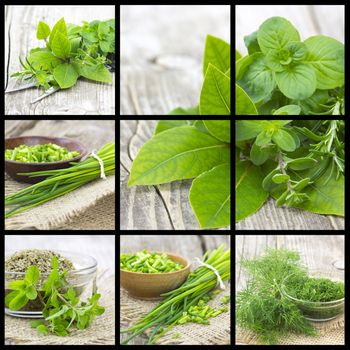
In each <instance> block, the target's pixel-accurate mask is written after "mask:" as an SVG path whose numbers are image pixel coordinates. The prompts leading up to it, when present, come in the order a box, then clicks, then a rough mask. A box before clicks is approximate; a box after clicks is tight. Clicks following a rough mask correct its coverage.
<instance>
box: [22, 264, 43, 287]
mask: <svg viewBox="0 0 350 350" xmlns="http://www.w3.org/2000/svg"><path fill="white" fill-rule="evenodd" d="M39 278H40V271H39V269H38V268H37V267H36V266H31V267H29V268H28V270H27V272H26V275H25V281H27V282H28V283H29V284H31V285H33V284H35V283H36V282H38V281H39Z"/></svg>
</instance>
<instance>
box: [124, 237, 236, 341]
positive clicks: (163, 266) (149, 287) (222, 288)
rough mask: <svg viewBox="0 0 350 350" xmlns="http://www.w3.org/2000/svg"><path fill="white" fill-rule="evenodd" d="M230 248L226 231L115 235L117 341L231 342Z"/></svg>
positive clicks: (229, 238)
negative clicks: (117, 239) (117, 259)
mask: <svg viewBox="0 0 350 350" xmlns="http://www.w3.org/2000/svg"><path fill="white" fill-rule="evenodd" d="M230 252H231V236H230V235H214V236H212V235H211V236H204V235H203V236H202V235H201V236H199V235H172V234H170V235H164V234H162V235H129V234H128V235H121V236H120V344H121V345H134V346H135V345H187V346H188V345H192V346H193V345H194V346H196V345H210V346H217V345H230V344H232V342H231V332H230V330H231V323H232V320H231V302H230V301H231V295H230V289H231V288H230V279H231V253H230Z"/></svg>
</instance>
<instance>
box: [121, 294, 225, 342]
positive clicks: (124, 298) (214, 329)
mask: <svg viewBox="0 0 350 350" xmlns="http://www.w3.org/2000/svg"><path fill="white" fill-rule="evenodd" d="M229 291H230V288H226V290H225V291H223V292H222V293H220V294H219V295H217V296H216V298H215V299H214V300H211V301H210V302H209V305H210V306H212V307H213V308H214V309H219V308H220V307H222V305H221V304H220V300H221V299H222V297H223V296H224V295H229V293H230V292H229ZM158 304H159V301H156V302H153V301H145V300H139V299H135V298H132V297H130V296H129V295H128V293H127V292H126V291H125V290H124V289H123V288H121V290H120V324H121V328H122V329H125V328H128V327H129V326H131V325H132V324H134V323H135V322H136V321H137V320H139V319H140V317H142V316H143V315H146V314H147V313H148V312H150V311H151V310H152V309H153V308H154V307H155V306H157V305H158ZM228 308H229V310H230V305H228ZM230 317H231V314H230V311H229V312H224V313H222V314H220V315H219V316H217V317H213V318H209V321H210V324H209V325H201V324H197V323H186V324H185V325H181V326H180V325H177V326H174V327H173V328H171V329H170V330H169V331H168V332H167V333H166V334H165V335H163V336H162V337H161V338H160V339H159V340H158V341H157V343H156V344H159V345H165V344H178V345H182V344H186V345H227V344H230ZM175 333H180V335H181V336H180V338H176V339H173V336H174V334H175ZM126 337H127V336H126V334H124V335H123V338H122V339H126ZM136 339H138V340H139V338H136ZM144 340H145V342H146V338H144ZM121 341H122V340H121ZM130 344H137V343H136V342H134V343H132V342H131V343H130Z"/></svg>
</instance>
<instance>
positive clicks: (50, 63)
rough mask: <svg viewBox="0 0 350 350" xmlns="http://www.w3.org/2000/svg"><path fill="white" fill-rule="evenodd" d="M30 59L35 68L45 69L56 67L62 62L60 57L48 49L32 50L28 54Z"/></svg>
mask: <svg viewBox="0 0 350 350" xmlns="http://www.w3.org/2000/svg"><path fill="white" fill-rule="evenodd" d="M28 61H29V62H30V63H31V64H32V66H33V67H34V68H36V69H45V70H50V69H52V68H55V67H56V66H58V65H59V64H61V63H62V61H61V60H60V59H59V58H58V57H56V56H55V55H54V54H53V53H52V52H50V51H48V50H46V49H40V50H39V51H35V52H31V53H30V55H29V56H28Z"/></svg>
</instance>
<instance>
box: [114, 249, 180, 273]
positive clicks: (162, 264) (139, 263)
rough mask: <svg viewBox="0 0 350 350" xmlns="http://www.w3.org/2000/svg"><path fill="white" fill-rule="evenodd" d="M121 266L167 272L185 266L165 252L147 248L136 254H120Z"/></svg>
mask: <svg viewBox="0 0 350 350" xmlns="http://www.w3.org/2000/svg"><path fill="white" fill-rule="evenodd" d="M120 268H121V269H122V270H127V271H131V272H141V273H167V272H175V271H178V270H181V269H183V268H184V266H183V265H181V264H178V263H176V262H175V261H173V260H171V259H170V258H169V257H168V256H167V255H166V254H165V253H163V254H161V255H160V254H157V253H155V252H154V253H149V252H148V251H147V250H146V249H144V250H142V251H141V252H138V253H136V254H127V253H124V254H120Z"/></svg>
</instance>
